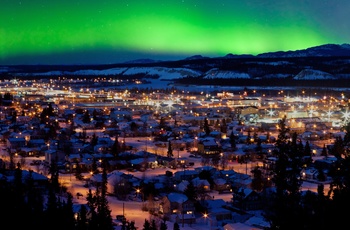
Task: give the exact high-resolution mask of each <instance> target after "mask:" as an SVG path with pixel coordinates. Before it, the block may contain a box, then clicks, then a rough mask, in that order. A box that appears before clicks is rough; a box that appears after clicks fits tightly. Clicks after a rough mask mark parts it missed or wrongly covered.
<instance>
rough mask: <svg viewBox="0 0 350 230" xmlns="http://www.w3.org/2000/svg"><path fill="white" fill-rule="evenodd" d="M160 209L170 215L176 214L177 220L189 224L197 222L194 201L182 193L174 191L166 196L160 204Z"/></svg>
mask: <svg viewBox="0 0 350 230" xmlns="http://www.w3.org/2000/svg"><path fill="white" fill-rule="evenodd" d="M159 211H160V213H163V214H164V215H165V216H168V217H170V216H172V215H174V214H175V218H176V221H181V222H184V223H187V224H191V223H195V222H196V219H195V216H194V212H195V207H194V202H193V201H190V200H189V199H188V198H187V196H186V195H185V194H182V193H176V192H173V193H169V194H168V195H167V196H164V197H163V198H162V199H161V202H160V204H159ZM185 217H186V218H185Z"/></svg>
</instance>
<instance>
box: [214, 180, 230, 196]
mask: <svg viewBox="0 0 350 230" xmlns="http://www.w3.org/2000/svg"><path fill="white" fill-rule="evenodd" d="M213 189H214V190H216V191H218V192H219V193H222V192H229V191H230V190H231V184H230V183H228V182H227V181H226V179H223V178H216V179H214V188H213Z"/></svg>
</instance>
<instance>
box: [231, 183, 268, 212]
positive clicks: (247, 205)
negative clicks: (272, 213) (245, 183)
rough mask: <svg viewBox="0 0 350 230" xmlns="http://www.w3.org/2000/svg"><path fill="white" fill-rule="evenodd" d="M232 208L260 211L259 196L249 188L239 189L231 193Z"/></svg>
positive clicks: (260, 199)
mask: <svg viewBox="0 0 350 230" xmlns="http://www.w3.org/2000/svg"><path fill="white" fill-rule="evenodd" d="M232 200H233V206H235V207H237V208H240V209H243V210H246V211H251V210H260V209H261V208H262V206H263V202H262V197H261V196H260V194H259V193H258V192H256V191H254V190H252V189H250V188H240V189H238V191H237V192H234V193H233V199H232Z"/></svg>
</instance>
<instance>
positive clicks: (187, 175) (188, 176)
mask: <svg viewBox="0 0 350 230" xmlns="http://www.w3.org/2000/svg"><path fill="white" fill-rule="evenodd" d="M198 175H199V172H198V171H196V170H183V171H176V172H175V173H174V179H175V180H177V181H182V180H187V181H190V180H192V179H194V178H196V177H198Z"/></svg>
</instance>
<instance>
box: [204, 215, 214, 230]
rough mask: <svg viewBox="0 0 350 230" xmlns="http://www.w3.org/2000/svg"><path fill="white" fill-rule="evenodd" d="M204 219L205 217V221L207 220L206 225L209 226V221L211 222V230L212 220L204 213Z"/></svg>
mask: <svg viewBox="0 0 350 230" xmlns="http://www.w3.org/2000/svg"><path fill="white" fill-rule="evenodd" d="M203 217H204V219H205V224H206V225H207V224H208V220H209V223H210V225H209V227H210V230H211V226H212V219H211V218H210V217H209V214H207V213H204V214H203Z"/></svg>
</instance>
